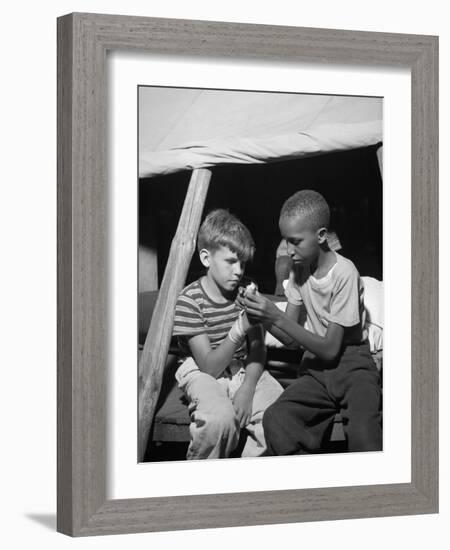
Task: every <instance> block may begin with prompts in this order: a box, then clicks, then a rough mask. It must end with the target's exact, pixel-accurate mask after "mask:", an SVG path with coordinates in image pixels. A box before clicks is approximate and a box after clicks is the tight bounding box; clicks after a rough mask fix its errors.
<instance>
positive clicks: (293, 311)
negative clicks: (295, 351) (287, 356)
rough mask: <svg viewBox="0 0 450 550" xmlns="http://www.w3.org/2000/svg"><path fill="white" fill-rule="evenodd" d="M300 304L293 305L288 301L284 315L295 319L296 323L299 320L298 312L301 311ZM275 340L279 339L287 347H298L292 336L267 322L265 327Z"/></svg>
mask: <svg viewBox="0 0 450 550" xmlns="http://www.w3.org/2000/svg"><path fill="white" fill-rule="evenodd" d="M301 309H302V306H301V305H300V306H298V305H294V304H291V303H289V302H288V304H287V306H286V313H285V314H286V317H288V318H289V319H291V320H292V321H295V322H296V323H298V322H299V319H300V312H301ZM265 328H266V329H267V330H268V331H269V332H270V333H271V334H273V336H275V338H276V339H277V340H279V341H280V342H281V343H282V344H284V345H285V346H286V347H287V348H296V347H298V343H297V342H296V341H295V339H294V338H292V336H289V335H288V334H286V332H284V331H283V330H281V329H280V328H279V327H277V326H276V325H273V324H268V325H267V326H266V327H265Z"/></svg>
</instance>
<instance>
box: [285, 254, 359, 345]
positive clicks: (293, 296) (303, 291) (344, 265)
mask: <svg viewBox="0 0 450 550" xmlns="http://www.w3.org/2000/svg"><path fill="white" fill-rule="evenodd" d="M335 255H336V263H335V264H334V265H333V266H332V267H331V269H330V270H329V271H328V273H327V274H326V275H325V276H324V277H322V278H320V279H316V278H315V277H314V276H313V275H312V274H311V272H310V268H309V266H303V267H301V268H299V269H296V267H295V266H294V269H293V270H292V271H291V273H290V275H289V281H288V284H287V286H286V291H285V294H286V297H287V300H288V302H289V303H291V304H293V305H296V306H301V305H302V304H303V305H304V307H305V309H306V314H307V324H306V327H307V328H308V330H310V331H311V332H313V333H315V334H318V335H319V336H325V335H326V333H327V330H328V326H329V324H330V323H336V324H338V325H341V326H342V327H344V329H345V332H344V339H343V342H344V343H345V344H350V343H360V342H363V341H364V340H366V338H367V334H366V332H365V331H364V330H363V327H364V324H365V310H364V285H363V283H362V281H361V278H360V276H359V273H358V270H357V269H356V267H355V266H354V264H353V262H351V261H350V260H348V259H347V258H344V257H343V256H341V255H340V254H338V253H337V252H335Z"/></svg>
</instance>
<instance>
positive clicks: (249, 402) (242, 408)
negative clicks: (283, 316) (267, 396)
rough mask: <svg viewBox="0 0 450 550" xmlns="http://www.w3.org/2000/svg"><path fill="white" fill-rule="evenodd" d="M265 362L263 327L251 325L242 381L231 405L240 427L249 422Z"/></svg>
mask: <svg viewBox="0 0 450 550" xmlns="http://www.w3.org/2000/svg"><path fill="white" fill-rule="evenodd" d="M265 362H266V346H265V344H264V332H263V328H262V326H261V325H257V326H253V327H251V328H250V330H249V332H248V354H247V360H246V367H245V377H244V381H243V382H242V385H241V386H240V388H239V389H238V390H237V392H236V394H235V396H234V398H233V406H234V409H235V411H236V417H237V419H238V420H239V424H240V426H241V428H242V427H244V426H246V425H247V424H248V423H249V422H250V418H251V415H252V408H253V397H254V395H255V389H256V384H257V383H258V380H259V379H260V377H261V374H262V373H263V371H264V364H265Z"/></svg>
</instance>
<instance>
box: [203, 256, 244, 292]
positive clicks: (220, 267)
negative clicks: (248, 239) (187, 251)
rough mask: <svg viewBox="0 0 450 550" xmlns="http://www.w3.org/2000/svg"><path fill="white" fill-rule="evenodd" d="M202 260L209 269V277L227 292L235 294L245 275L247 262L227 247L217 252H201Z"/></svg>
mask: <svg viewBox="0 0 450 550" xmlns="http://www.w3.org/2000/svg"><path fill="white" fill-rule="evenodd" d="M200 260H201V262H202V264H203V265H204V266H205V267H207V268H208V277H210V278H211V279H212V280H213V282H214V283H215V284H216V285H217V286H218V287H219V289H220V290H222V291H225V292H233V291H234V290H236V288H237V287H238V284H239V281H240V280H241V278H242V276H243V275H244V271H245V262H241V260H239V258H238V257H237V254H236V253H235V252H232V251H231V250H230V249H229V248H228V247H227V246H221V247H220V248H218V249H217V250H214V251H210V250H206V249H203V250H201V251H200Z"/></svg>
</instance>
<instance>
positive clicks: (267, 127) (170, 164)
mask: <svg viewBox="0 0 450 550" xmlns="http://www.w3.org/2000/svg"><path fill="white" fill-rule="evenodd" d="M380 141H382V99H381V98H372V97H348V96H325V95H305V94H291V93H267V92H240V91H228V90H227V91H224V90H197V89H181V88H154V87H141V88H139V174H140V176H141V177H151V176H154V175H159V174H168V173H172V172H176V171H179V170H185V169H194V168H206V167H211V166H214V165H216V164H226V163H263V162H274V161H279V160H287V159H293V158H299V157H302V156H307V155H311V154H319V153H324V152H328V151H335V150H344V149H352V148H356V147H363V146H367V145H372V144H375V143H378V142H380Z"/></svg>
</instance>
